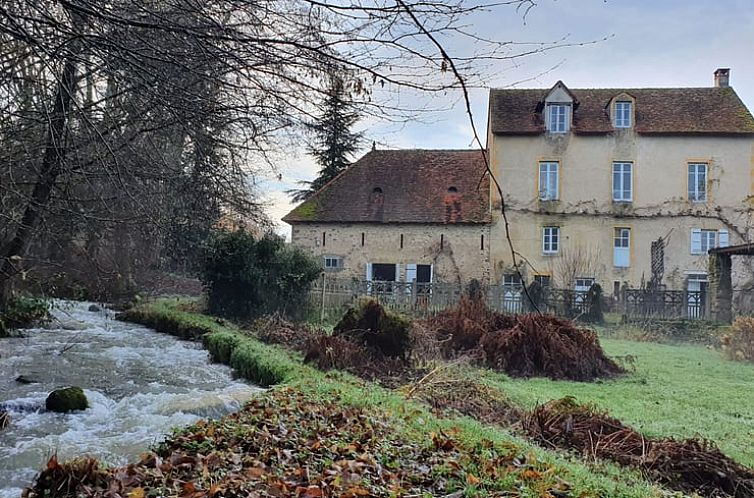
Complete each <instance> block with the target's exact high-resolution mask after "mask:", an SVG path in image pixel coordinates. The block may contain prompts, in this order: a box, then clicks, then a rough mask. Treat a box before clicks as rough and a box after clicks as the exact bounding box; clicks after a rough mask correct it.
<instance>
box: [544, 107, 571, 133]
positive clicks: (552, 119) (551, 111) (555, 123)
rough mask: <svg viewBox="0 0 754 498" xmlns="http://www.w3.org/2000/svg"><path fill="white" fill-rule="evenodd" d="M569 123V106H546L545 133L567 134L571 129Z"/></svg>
mask: <svg viewBox="0 0 754 498" xmlns="http://www.w3.org/2000/svg"><path fill="white" fill-rule="evenodd" d="M570 121H571V105H570V104H565V103H555V104H547V131H549V132H550V133H568V130H569V129H570V127H571V123H570Z"/></svg>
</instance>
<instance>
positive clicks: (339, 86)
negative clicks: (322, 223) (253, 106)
mask: <svg viewBox="0 0 754 498" xmlns="http://www.w3.org/2000/svg"><path fill="white" fill-rule="evenodd" d="M360 118H361V116H360V115H359V112H358V110H357V109H356V106H355V105H354V103H353V102H352V101H351V100H349V94H348V89H347V88H346V85H345V82H344V81H343V78H342V77H340V76H338V75H331V76H330V82H329V85H328V90H327V97H326V98H325V99H324V101H323V103H322V112H321V114H320V119H319V120H318V121H316V122H315V123H312V124H310V125H309V129H310V132H311V134H312V138H311V140H310V141H309V144H308V147H307V149H308V152H309V154H310V155H311V156H313V157H314V159H315V161H316V162H317V164H318V165H319V167H320V169H319V174H318V175H317V178H315V179H314V180H312V181H300V182H298V183H299V184H300V185H305V186H306V187H307V188H304V189H293V190H288V191H287V193H288V194H289V195H291V197H292V198H293V200H294V201H295V202H301V201H305V200H306V199H308V198H309V197H311V196H312V195H313V194H314V193H315V192H317V191H318V190H319V189H321V188H322V187H324V186H325V184H326V183H327V182H329V181H330V180H332V179H333V178H335V177H336V176H338V175H339V174H340V173H341V172H342V171H343V170H344V169H346V168H347V167H348V165H349V164H351V162H350V159H351V158H352V157H353V155H354V154H355V153H356V151H358V150H359V147H360V145H361V142H362V140H363V134H362V133H361V132H354V131H352V128H353V126H354V125H355V124H356V123H357V122H358V121H359V119H360Z"/></svg>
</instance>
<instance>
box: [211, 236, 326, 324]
mask: <svg viewBox="0 0 754 498" xmlns="http://www.w3.org/2000/svg"><path fill="white" fill-rule="evenodd" d="M321 271H322V268H321V266H320V264H319V263H318V262H317V261H315V260H314V259H313V258H311V257H310V256H308V255H307V254H305V253H304V252H303V251H301V250H300V249H297V248H294V247H290V246H286V244H285V242H284V241H283V239H281V238H280V237H278V236H276V235H272V234H268V235H265V236H264V237H262V238H260V239H256V238H255V237H254V236H253V235H252V234H250V233H248V232H246V231H244V230H238V231H234V232H226V231H220V232H216V233H215V234H213V236H212V237H211V238H210V240H209V243H208V246H207V249H206V254H205V257H204V264H203V266H202V271H201V280H202V283H203V285H204V288H205V289H206V291H207V294H208V302H207V307H208V310H209V312H210V313H212V314H215V315H221V316H228V317H232V318H255V317H259V316H262V315H265V314H271V313H275V312H279V313H282V314H283V315H285V316H293V317H296V316H298V315H301V314H303V313H304V312H305V310H306V300H307V295H308V291H309V286H310V284H311V282H312V281H314V280H315V279H316V278H317V277H318V276H319V275H320V273H321Z"/></svg>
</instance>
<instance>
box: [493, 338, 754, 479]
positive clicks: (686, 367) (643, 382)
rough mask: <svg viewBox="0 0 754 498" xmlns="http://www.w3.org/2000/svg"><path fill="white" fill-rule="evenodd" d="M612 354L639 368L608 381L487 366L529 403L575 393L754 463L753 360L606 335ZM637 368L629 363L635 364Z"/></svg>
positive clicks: (629, 418)
mask: <svg viewBox="0 0 754 498" xmlns="http://www.w3.org/2000/svg"><path fill="white" fill-rule="evenodd" d="M601 343H602V346H603V348H604V349H605V351H606V352H607V354H608V355H610V356H613V357H616V356H618V357H625V356H627V355H631V356H633V357H634V358H635V362H634V366H635V369H636V371H635V372H631V373H629V374H628V375H626V376H625V377H622V378H619V379H616V380H609V381H604V382H601V383H581V382H563V381H552V380H548V379H529V380H519V379H515V380H514V379H511V378H509V377H507V376H506V375H504V374H500V373H496V372H492V371H485V373H484V377H485V379H487V380H488V381H489V383H490V384H491V385H492V386H493V387H496V388H498V389H500V390H501V391H503V392H504V393H506V394H507V395H508V396H509V397H510V398H511V399H512V400H513V401H514V402H516V403H518V404H521V405H523V406H526V407H532V406H534V405H535V404H537V403H543V402H546V401H549V400H551V399H553V398H561V397H563V396H575V397H576V398H577V399H578V401H579V402H593V403H595V404H596V405H597V406H599V407H600V408H603V409H606V410H607V411H609V412H610V414H611V415H613V416H615V417H616V418H618V419H620V420H621V421H623V422H624V423H626V424H629V425H632V426H633V427H634V428H636V429H637V430H639V431H640V432H642V433H644V434H646V435H650V436H675V437H691V436H701V437H704V438H707V439H711V440H712V441H714V442H716V443H717V444H718V445H719V446H720V448H721V449H722V450H723V452H725V453H726V454H728V455H730V456H731V457H733V458H734V459H736V460H738V461H739V462H741V463H743V464H745V465H748V466H754V365H752V364H750V363H744V362H734V361H728V360H725V359H723V357H722V355H721V354H720V352H719V351H714V350H710V349H707V348H705V347H703V346H693V345H663V344H656V343H647V342H631V341H622V340H614V339H602V340H601ZM629 368H630V367H629Z"/></svg>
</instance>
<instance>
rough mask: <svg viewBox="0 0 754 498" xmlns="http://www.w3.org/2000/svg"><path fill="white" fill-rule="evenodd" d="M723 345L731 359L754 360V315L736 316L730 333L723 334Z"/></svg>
mask: <svg viewBox="0 0 754 498" xmlns="http://www.w3.org/2000/svg"><path fill="white" fill-rule="evenodd" d="M722 346H723V351H724V352H725V355H726V356H727V357H728V358H729V359H731V360H737V361H752V362H754V317H750V316H740V317H738V318H736V319H735V321H734V322H733V325H732V326H731V329H730V333H729V334H726V335H725V336H723V338H722Z"/></svg>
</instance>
